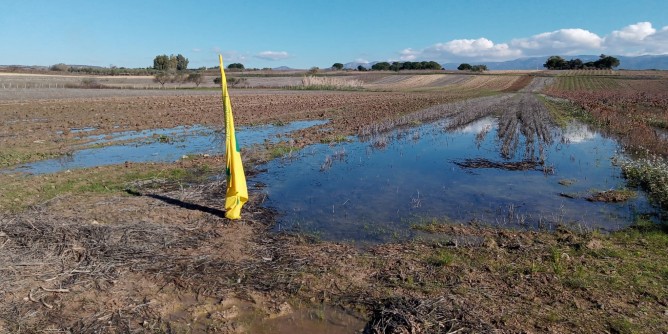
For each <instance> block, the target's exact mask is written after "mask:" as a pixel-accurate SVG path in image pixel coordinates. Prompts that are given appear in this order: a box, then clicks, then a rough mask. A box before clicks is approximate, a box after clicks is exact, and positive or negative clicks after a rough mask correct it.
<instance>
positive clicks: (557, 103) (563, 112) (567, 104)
mask: <svg viewBox="0 0 668 334" xmlns="http://www.w3.org/2000/svg"><path fill="white" fill-rule="evenodd" d="M538 99H539V100H540V101H542V102H543V104H544V105H545V106H546V107H547V109H548V110H549V111H550V117H551V118H552V120H553V121H554V122H555V124H557V126H559V127H562V128H563V127H566V126H567V125H568V124H569V123H571V122H573V121H574V120H577V121H580V122H583V123H588V124H594V125H599V126H600V125H602V124H599V123H600V122H599V121H598V120H596V119H595V118H594V117H593V116H592V115H591V114H590V113H588V112H587V111H586V110H584V109H582V108H580V107H579V106H577V105H575V104H574V103H573V102H571V101H568V100H564V99H555V98H551V97H547V96H544V95H538Z"/></svg>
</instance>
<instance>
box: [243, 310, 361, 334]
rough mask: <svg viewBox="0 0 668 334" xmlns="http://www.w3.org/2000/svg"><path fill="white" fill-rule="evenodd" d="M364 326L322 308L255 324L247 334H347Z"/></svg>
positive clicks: (353, 319)
mask: <svg viewBox="0 0 668 334" xmlns="http://www.w3.org/2000/svg"><path fill="white" fill-rule="evenodd" d="M364 326H365V322H364V321H362V320H360V319H358V318H356V317H353V316H351V315H349V314H347V313H344V312H342V311H341V310H339V309H338V308H334V307H328V306H322V308H319V309H310V310H305V309H298V310H296V311H294V312H293V313H291V314H289V315H286V316H281V317H278V318H275V319H270V320H266V321H262V322H256V323H254V324H252V325H251V327H250V330H249V332H250V333H258V334H264V333H266V334H270V333H271V334H297V333H323V334H348V333H361V332H362V330H363V329H364Z"/></svg>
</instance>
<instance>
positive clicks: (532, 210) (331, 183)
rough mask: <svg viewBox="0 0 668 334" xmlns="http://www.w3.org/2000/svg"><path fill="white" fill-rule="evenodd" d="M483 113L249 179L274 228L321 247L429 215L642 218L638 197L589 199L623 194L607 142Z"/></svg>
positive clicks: (616, 221)
mask: <svg viewBox="0 0 668 334" xmlns="http://www.w3.org/2000/svg"><path fill="white" fill-rule="evenodd" d="M515 100H517V98H515ZM500 106H501V107H504V106H503V105H500ZM505 107H508V106H505ZM520 109H521V108H520ZM520 109H518V110H520ZM490 110H494V111H493V112H490V113H489V114H487V113H484V112H481V113H480V114H479V115H478V118H477V119H475V118H473V119H466V120H462V119H461V118H458V116H457V115H456V114H455V115H454V116H452V117H450V118H447V119H445V120H441V121H436V122H433V123H429V124H424V125H421V126H417V127H414V128H404V129H401V130H396V131H393V132H389V133H385V134H381V135H377V136H375V137H373V138H370V139H368V140H366V141H359V140H357V139H355V140H352V141H351V142H346V143H340V144H336V145H326V144H319V145H314V146H311V147H308V148H306V149H305V150H304V151H303V152H302V153H301V155H300V156H299V158H297V159H290V160H288V159H283V160H277V161H273V162H272V163H270V165H269V166H268V170H269V172H268V173H266V174H263V175H259V176H258V177H257V178H255V179H254V181H255V182H258V183H259V184H261V185H262V186H263V187H264V189H263V190H264V192H265V193H266V196H267V198H266V201H265V203H266V205H267V206H270V207H274V208H276V209H278V211H279V212H280V213H281V214H280V218H279V223H278V225H277V227H276V229H279V230H280V229H287V230H299V231H303V232H309V233H313V234H316V235H318V236H320V237H322V238H324V239H328V240H332V239H333V240H342V239H344V240H360V241H364V240H367V241H368V240H372V241H381V240H387V239H391V238H403V237H406V236H410V235H412V233H414V232H411V226H412V225H414V224H421V223H424V222H427V221H429V220H430V219H432V218H438V219H442V218H445V219H448V220H451V221H453V222H470V221H474V222H479V223H482V224H490V225H495V226H502V227H524V228H546V229H553V228H554V227H556V226H557V225H559V224H564V225H572V226H575V227H582V228H586V229H589V228H597V229H599V228H600V229H603V230H616V229H619V228H622V227H624V226H626V225H628V224H629V222H632V221H633V220H634V217H635V216H636V215H638V214H644V213H648V212H652V211H653V209H652V207H651V206H650V205H649V203H648V201H647V199H646V197H645V195H644V194H643V193H642V192H636V193H633V192H630V193H632V194H633V195H632V196H631V197H632V198H630V199H629V200H627V201H621V202H616V203H610V202H600V201H596V200H594V198H593V195H595V194H597V193H601V192H606V191H610V190H620V189H625V187H626V186H625V180H624V179H623V178H622V177H621V170H620V168H619V167H618V166H616V164H615V161H616V159H620V158H623V154H622V153H621V152H620V147H619V145H618V144H617V143H616V142H615V141H614V140H612V139H608V138H605V137H603V136H601V134H599V133H597V132H595V131H592V130H590V129H589V128H588V127H587V126H585V125H583V124H579V123H571V124H570V125H568V126H567V127H565V128H557V127H554V126H550V125H549V123H547V122H534V121H533V120H532V121H531V124H533V125H532V126H526V125H527V124H520V123H521V122H523V120H522V117H516V116H517V115H519V114H516V113H515V110H513V111H512V113H508V112H498V110H496V109H495V108H491V109H490ZM520 114H521V110H520ZM534 114H539V113H535V112H534ZM469 115H470V114H469ZM518 120H519V121H518ZM526 120H527V118H526V117H525V118H524V121H526ZM518 122H519V123H518ZM535 125H537V126H535Z"/></svg>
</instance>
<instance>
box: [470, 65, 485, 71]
mask: <svg viewBox="0 0 668 334" xmlns="http://www.w3.org/2000/svg"><path fill="white" fill-rule="evenodd" d="M471 71H472V72H485V71H487V65H473V66H471Z"/></svg>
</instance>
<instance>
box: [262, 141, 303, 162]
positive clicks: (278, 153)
mask: <svg viewBox="0 0 668 334" xmlns="http://www.w3.org/2000/svg"><path fill="white" fill-rule="evenodd" d="M298 150H299V149H298V148H297V147H295V146H291V145H288V144H286V143H279V144H276V145H273V146H271V147H269V149H268V151H269V157H270V158H271V159H276V158H282V157H284V156H286V155H289V154H292V152H296V151H298Z"/></svg>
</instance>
